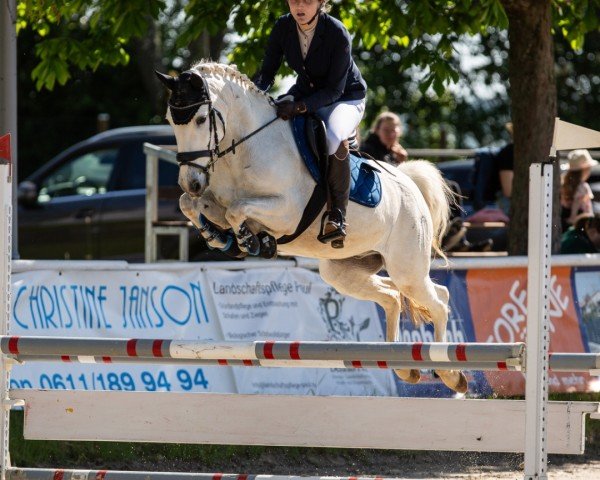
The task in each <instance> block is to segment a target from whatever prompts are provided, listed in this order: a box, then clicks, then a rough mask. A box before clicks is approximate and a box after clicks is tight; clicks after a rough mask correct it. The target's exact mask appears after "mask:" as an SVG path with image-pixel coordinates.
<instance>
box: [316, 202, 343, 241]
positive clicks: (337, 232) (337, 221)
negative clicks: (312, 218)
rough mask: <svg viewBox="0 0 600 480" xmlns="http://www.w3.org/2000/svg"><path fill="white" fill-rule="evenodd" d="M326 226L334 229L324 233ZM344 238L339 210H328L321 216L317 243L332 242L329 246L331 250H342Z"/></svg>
mask: <svg viewBox="0 0 600 480" xmlns="http://www.w3.org/2000/svg"><path fill="white" fill-rule="evenodd" d="M332 217H333V218H332ZM336 217H337V218H336ZM326 225H330V226H333V227H334V229H333V230H332V231H330V232H327V233H325V226H326ZM344 238H346V229H345V223H344V215H343V214H342V212H341V211H340V210H339V209H335V210H328V211H327V212H325V213H324V214H323V217H322V218H321V230H320V232H319V235H318V236H317V240H319V242H321V243H329V242H332V245H331V246H332V247H333V248H343V247H344ZM340 241H341V242H340ZM334 242H335V244H334ZM340 243H341V245H340Z"/></svg>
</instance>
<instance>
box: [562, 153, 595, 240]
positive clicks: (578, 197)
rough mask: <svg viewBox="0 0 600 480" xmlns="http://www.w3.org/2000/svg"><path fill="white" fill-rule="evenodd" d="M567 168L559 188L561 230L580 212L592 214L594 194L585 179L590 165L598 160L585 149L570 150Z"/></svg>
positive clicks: (587, 177) (590, 169) (564, 229)
mask: <svg viewBox="0 0 600 480" xmlns="http://www.w3.org/2000/svg"><path fill="white" fill-rule="evenodd" d="M567 158H568V160H569V170H568V171H567V173H565V175H564V177H563V179H562V185H561V188H560V206H561V223H562V228H563V232H564V231H566V230H567V229H568V228H569V227H570V226H571V225H574V223H575V220H576V218H577V217H578V215H581V214H589V215H591V214H593V213H594V211H593V208H592V199H593V198H594V194H593V193H592V189H591V188H590V185H589V184H588V183H587V180H588V179H589V178H590V174H591V173H592V167H593V166H594V165H598V162H597V161H596V160H594V159H593V158H592V156H591V155H590V152H588V151H587V150H585V149H581V150H572V151H571V152H569V155H568V157H567Z"/></svg>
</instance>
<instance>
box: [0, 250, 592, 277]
mask: <svg viewBox="0 0 600 480" xmlns="http://www.w3.org/2000/svg"><path fill="white" fill-rule="evenodd" d="M449 262H450V264H449V265H448V266H446V264H445V262H444V261H442V260H440V259H434V260H433V261H432V263H431V269H432V270H475V269H479V270H481V269H505V268H526V267H527V257H526V256H517V255H514V256H512V255H511V256H507V257H506V256H505V257H488V258H451V259H450V260H449ZM318 266H319V261H318V260H316V259H312V258H305V257H293V258H290V259H288V260H284V259H277V260H262V259H250V260H244V261H224V262H221V261H219V262H214V261H213V262H192V263H181V262H173V263H160V264H156V263H152V264H143V263H127V262H125V261H108V260H14V261H13V262H12V273H23V272H37V271H40V270H54V271H63V272H71V271H82V270H83V271H90V270H92V271H128V272H144V271H152V272H157V271H160V272H182V271H198V270H201V271H206V270H251V269H252V270H254V269H260V268H295V267H298V268H306V269H308V270H317V269H318ZM552 266H553V267H597V266H600V254H598V253H587V254H580V255H555V256H553V257H552Z"/></svg>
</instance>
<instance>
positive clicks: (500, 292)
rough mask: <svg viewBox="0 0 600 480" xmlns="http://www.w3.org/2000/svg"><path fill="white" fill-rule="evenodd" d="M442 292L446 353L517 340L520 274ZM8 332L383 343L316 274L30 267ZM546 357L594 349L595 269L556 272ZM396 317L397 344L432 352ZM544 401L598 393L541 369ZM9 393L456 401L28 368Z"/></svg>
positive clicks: (468, 281) (203, 371)
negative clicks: (455, 346) (449, 346)
mask: <svg viewBox="0 0 600 480" xmlns="http://www.w3.org/2000/svg"><path fill="white" fill-rule="evenodd" d="M432 278H433V279H434V281H435V282H436V283H438V284H440V285H444V286H445V287H446V288H448V290H449V294H450V304H449V321H448V326H447V334H446V335H447V341H449V342H489V343H494V342H521V341H524V340H525V333H526V332H525V325H526V315H527V271H526V269H525V268H509V269H495V270H483V269H474V270H470V271H466V270H450V271H441V270H439V271H433V272H432ZM12 280H13V285H12V295H11V298H12V302H13V311H12V317H11V324H10V333H11V334H12V335H24V336H27V335H32V336H33V335H35V336H38V335H46V336H51V335H55V336H73V337H114V338H163V339H188V340H194V339H198V340H214V341H246V342H251V341H254V340H282V341H295V340H318V341H353V342H354V341H383V340H384V335H385V334H384V332H385V317H384V312H383V310H382V309H381V308H380V307H378V306H377V305H375V304H374V303H372V302H366V301H359V300H356V299H354V298H350V297H346V296H344V295H341V294H339V293H338V292H337V291H336V290H335V289H333V288H332V287H330V286H329V285H327V284H326V283H324V282H323V280H321V278H320V277H319V275H318V274H317V273H315V272H313V271H309V270H305V269H302V268H285V269H281V268H274V267H271V268H269V267H267V268H260V269H249V270H246V271H239V270H238V271H227V270H220V269H208V270H206V271H202V270H201V269H200V268H198V269H194V268H190V269H182V270H177V271H160V270H157V271H149V270H143V271H135V270H133V269H126V270H107V271H81V270H71V271H69V270H62V271H58V270H57V271H51V270H39V271H28V272H24V273H17V274H13V276H12ZM549 313H550V351H551V352H567V353H568V352H573V353H577V352H600V316H599V313H600V267H587V268H569V267H559V268H553V269H552V275H551V283H550V312H549ZM435 340H436V339H435V336H434V332H433V329H432V326H431V325H428V324H423V325H413V322H412V320H411V319H410V318H408V317H407V316H406V315H404V314H403V315H401V317H400V341H404V342H433V341H435ZM465 373H466V375H467V379H468V381H469V392H470V393H471V394H472V395H485V396H487V395H492V394H498V395H522V394H523V392H524V375H523V373H521V372H479V371H466V372H465ZM549 379H550V390H551V391H556V392H570V391H580V392H584V391H598V390H599V389H600V382H598V380H597V378H595V377H590V376H589V375H587V374H580V373H557V372H550V376H549ZM11 387H13V388H66V389H86V390H141V391H144V390H145V391H155V390H162V391H188V392H189V391H191V392H231V393H247V394H252V393H273V394H298V395H387V396H395V395H400V396H428V397H451V396H454V392H453V391H452V390H450V389H448V388H447V387H446V386H445V385H444V384H443V383H442V382H441V381H440V380H439V378H437V377H436V376H435V374H434V373H433V372H432V371H427V370H423V371H421V382H420V383H419V384H416V385H410V384H407V383H404V382H402V381H400V380H399V379H398V378H397V377H396V375H395V374H394V373H393V372H392V371H389V370H372V369H317V368H311V369H309V368H264V367H260V368H252V367H202V366H190V365H188V366H174V365H162V366H161V365H154V364H147V365H133V364H108V365H106V364H91V365H88V364H78V363H50V362H48V363H35V362H31V363H27V364H25V365H22V366H21V365H18V366H15V367H14V369H13V372H12V378H11Z"/></svg>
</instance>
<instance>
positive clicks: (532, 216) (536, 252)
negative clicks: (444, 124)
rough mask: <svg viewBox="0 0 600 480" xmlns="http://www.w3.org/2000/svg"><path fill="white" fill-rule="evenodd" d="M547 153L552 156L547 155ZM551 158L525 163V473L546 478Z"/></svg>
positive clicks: (532, 478)
mask: <svg viewBox="0 0 600 480" xmlns="http://www.w3.org/2000/svg"><path fill="white" fill-rule="evenodd" d="M551 158H552V157H551ZM552 169H553V164H552V163H544V164H540V163H535V164H532V165H531V167H530V168H529V246H528V257H529V267H528V270H527V342H526V345H527V352H526V363H525V368H526V387H525V403H526V407H525V422H526V428H525V477H524V478H525V479H526V480H544V479H547V478H548V472H547V468H548V466H547V463H548V454H547V448H546V441H547V438H546V431H547V429H546V424H547V416H546V413H547V411H548V347H549V328H548V301H549V300H548V292H549V285H550V258H551V249H550V245H551V242H552Z"/></svg>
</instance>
